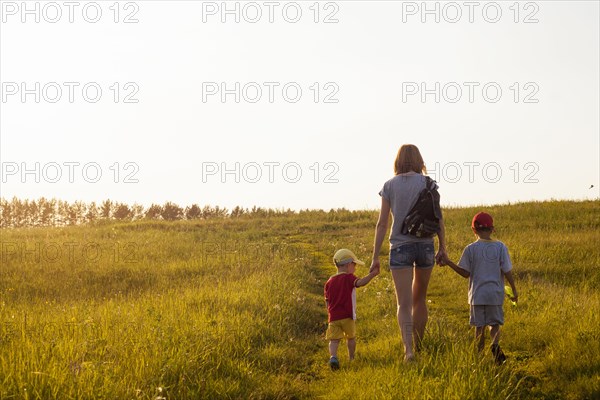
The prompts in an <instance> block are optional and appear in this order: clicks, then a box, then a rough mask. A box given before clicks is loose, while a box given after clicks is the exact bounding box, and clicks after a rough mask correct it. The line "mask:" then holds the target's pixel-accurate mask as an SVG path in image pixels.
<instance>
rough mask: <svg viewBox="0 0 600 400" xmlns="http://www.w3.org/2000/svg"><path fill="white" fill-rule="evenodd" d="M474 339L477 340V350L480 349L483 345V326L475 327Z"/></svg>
mask: <svg viewBox="0 0 600 400" xmlns="http://www.w3.org/2000/svg"><path fill="white" fill-rule="evenodd" d="M475 341H476V342H477V351H482V350H483V347H484V346H485V326H478V327H476V328H475Z"/></svg>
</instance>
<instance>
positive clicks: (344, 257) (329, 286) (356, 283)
mask: <svg viewBox="0 0 600 400" xmlns="http://www.w3.org/2000/svg"><path fill="white" fill-rule="evenodd" d="M333 262H334V264H335V266H336V267H337V271H338V272H337V274H336V275H333V276H332V277H331V278H329V280H328V281H327V283H326V284H325V302H326V303H327V314H328V322H329V326H328V327H327V334H326V339H327V340H329V355H330V358H329V366H330V367H331V369H332V370H334V371H335V370H337V369H339V368H340V363H339V361H338V358H337V349H338V346H339V344H340V340H341V339H342V338H343V337H346V340H347V342H348V343H347V345H348V357H349V358H350V361H352V360H353V359H354V351H355V350H356V340H355V339H354V337H355V334H356V325H355V323H354V320H355V319H356V288H357V287H361V286H365V285H366V284H367V283H369V282H370V281H371V279H373V278H374V277H375V276H376V275H377V274H378V273H379V270H376V271H373V272H370V273H369V275H367V276H365V277H364V278H360V279H359V278H357V277H356V276H355V275H354V271H355V270H356V264H360V265H365V263H364V262H362V261H360V260H359V259H358V258H356V256H355V255H354V253H352V252H351V251H350V250H348V249H340V250H338V251H337V252H336V253H335V255H334V256H333Z"/></svg>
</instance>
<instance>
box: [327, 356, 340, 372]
mask: <svg viewBox="0 0 600 400" xmlns="http://www.w3.org/2000/svg"><path fill="white" fill-rule="evenodd" d="M329 366H330V367H331V370H332V371H337V370H338V369H340V362H339V361H338V359H337V357H331V358H330V359H329Z"/></svg>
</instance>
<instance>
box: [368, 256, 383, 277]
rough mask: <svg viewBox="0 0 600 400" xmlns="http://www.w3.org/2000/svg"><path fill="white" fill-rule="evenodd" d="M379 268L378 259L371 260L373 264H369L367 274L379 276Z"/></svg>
mask: <svg viewBox="0 0 600 400" xmlns="http://www.w3.org/2000/svg"><path fill="white" fill-rule="evenodd" d="M380 267H381V266H380V264H379V259H373V262H371V268H369V274H374V275H375V276H377V275H379V270H380Z"/></svg>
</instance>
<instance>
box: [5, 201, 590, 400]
mask: <svg viewBox="0 0 600 400" xmlns="http://www.w3.org/2000/svg"><path fill="white" fill-rule="evenodd" d="M486 210H487V211H488V212H490V213H491V214H492V215H493V216H494V218H495V221H496V230H497V233H496V235H495V237H496V238H497V239H499V240H502V241H503V242H504V243H506V244H507V246H508V248H509V250H510V253H511V257H512V260H513V264H514V273H515V277H516V284H517V288H518V289H519V292H520V293H519V294H520V296H519V305H518V306H517V307H512V306H510V305H509V304H505V318H506V324H505V326H504V328H503V331H502V338H501V344H502V346H503V349H504V350H505V352H506V353H507V355H508V356H509V360H508V361H507V363H506V364H505V365H504V366H502V367H496V366H495V365H494V364H493V361H492V359H491V357H490V356H489V354H487V353H486V355H485V356H478V355H477V354H475V352H474V351H473V344H472V335H473V332H472V331H471V330H470V329H469V325H468V314H469V311H468V304H467V281H466V280H465V279H464V278H462V277H460V276H459V275H457V274H456V273H454V272H453V271H452V270H450V269H449V268H443V267H436V268H435V270H434V272H433V276H432V280H431V284H430V290H429V296H428V299H429V301H430V303H429V306H430V319H429V324H428V330H427V334H426V338H425V341H424V350H423V351H422V352H421V353H420V354H419V356H418V362H417V363H416V364H412V365H406V364H403V363H402V362H401V360H402V344H401V338H400V332H399V329H398V326H397V324H396V317H395V312H396V306H395V298H394V290H393V284H392V281H391V276H390V274H389V271H388V269H387V255H385V256H384V255H383V254H384V253H386V251H387V248H384V249H383V250H382V258H383V259H382V263H383V265H385V267H384V269H383V270H382V273H381V275H379V276H378V277H377V278H376V279H375V280H374V281H373V282H372V283H371V284H369V285H368V286H366V287H364V288H360V289H357V292H358V293H357V298H358V321H357V330H358V340H357V342H358V346H357V359H356V360H355V361H354V362H353V363H352V364H349V363H348V361H347V357H346V356H345V352H344V351H342V352H341V358H340V362H341V364H342V368H341V370H340V371H338V372H335V373H334V372H331V371H330V370H328V369H327V364H326V362H327V359H328V354H327V343H326V341H325V340H324V332H325V329H326V310H325V306H324V302H323V295H322V293H323V285H324V283H325V281H326V279H327V277H328V276H329V275H331V274H333V273H334V268H333V266H332V264H331V257H332V255H333V253H334V251H335V250H336V249H338V248H341V247H348V248H351V249H353V250H354V252H355V253H356V254H357V255H358V256H359V257H362V258H363V259H365V260H366V261H370V250H371V248H372V240H373V234H374V226H375V222H376V219H377V214H376V213H375V212H370V211H364V212H348V211H337V212H318V211H311V212H301V213H299V214H297V215H282V216H277V217H271V218H269V217H264V218H249V217H246V216H242V217H240V218H229V219H218V220H207V221H195V222H190V221H179V222H156V221H138V222H129V223H103V224H99V225H94V226H74V227H65V228H28V229H5V230H2V231H0V232H1V242H2V249H1V250H2V254H1V255H2V259H1V262H2V264H1V267H0V274H1V275H0V399H38V398H39V399H55V398H56V399H86V398H106V399H156V400H158V399H196V398H206V399H216V398H242V399H261V398H298V399H300V398H352V399H388V398H389V399H392V398H393V399H397V398H418V399H442V398H443V399H486V398H489V399H501V398H511V399H529V398H535V399H598V398H600V206H599V203H598V202H592V201H589V202H545V203H523V204H514V205H505V206H494V207H488V208H486ZM476 211H478V210H476V209H474V208H462V209H448V210H444V212H445V219H446V226H447V236H448V245H449V252H450V256H451V258H452V259H454V260H455V261H456V260H457V259H458V258H459V256H460V253H461V251H462V249H463V247H464V246H465V245H466V244H468V243H469V242H471V241H472V240H473V235H472V233H471V232H470V228H469V224H470V220H471V218H472V215H473V214H474V213H475V212H476ZM366 273H367V268H362V267H361V268H359V269H358V271H357V275H359V276H360V275H364V274H366ZM341 349H342V348H341Z"/></svg>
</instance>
